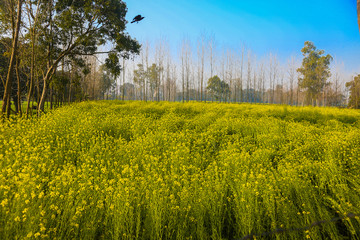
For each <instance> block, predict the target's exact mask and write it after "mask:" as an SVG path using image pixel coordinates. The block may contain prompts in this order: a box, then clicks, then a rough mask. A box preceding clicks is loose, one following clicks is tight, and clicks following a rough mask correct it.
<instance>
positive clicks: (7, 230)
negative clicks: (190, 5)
mask: <svg viewBox="0 0 360 240" xmlns="http://www.w3.org/2000/svg"><path fill="white" fill-rule="evenodd" d="M359 123H360V113H359V112H358V111H356V110H351V109H333V108H314V107H305V108H296V107H281V106H264V105H262V106H261V105H253V104H252V105H251V104H241V105H235V104H209V103H207V104H206V103H187V104H180V103H166V102H159V103H143V102H128V103H125V102H117V101H115V102H111V101H102V102H83V103H79V104H73V105H71V106H66V107H64V108H61V109H57V110H55V111H52V112H50V113H48V114H46V115H43V116H42V117H41V118H39V119H30V120H25V119H15V120H14V121H13V122H5V123H1V127H0V145H1V146H4V147H1V148H0V159H1V161H0V238H1V239H33V238H34V239H35V238H39V239H40V238H44V239H55V238H56V239H129V240H130V239H156V240H157V239H241V238H242V237H244V236H246V235H248V234H250V233H262V232H269V231H274V230H275V229H278V228H284V229H289V228H290V229H293V228H300V227H303V226H310V225H311V223H313V222H316V221H319V220H328V219H332V218H333V217H337V216H344V215H346V214H347V213H349V212H351V213H355V214H359V213H360V206H359V202H360V183H359V170H360V162H359V157H360V142H359V135H360V125H359ZM359 229H360V220H359V219H358V218H357V219H348V218H345V219H343V220H341V221H337V222H331V223H326V224H322V225H321V226H314V227H312V228H311V229H309V230H308V231H288V232H284V233H279V234H277V235H276V236H273V237H271V239H275V238H276V239H306V238H310V239H358V238H359V237H360V232H359Z"/></svg>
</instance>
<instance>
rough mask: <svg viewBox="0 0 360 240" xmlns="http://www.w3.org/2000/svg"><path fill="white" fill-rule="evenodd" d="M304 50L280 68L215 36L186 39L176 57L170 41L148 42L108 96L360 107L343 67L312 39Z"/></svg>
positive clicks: (269, 58)
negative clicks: (228, 46)
mask: <svg viewBox="0 0 360 240" xmlns="http://www.w3.org/2000/svg"><path fill="white" fill-rule="evenodd" d="M300 51H301V53H302V55H303V57H302V60H301V61H300V60H298V59H295V57H290V58H289V59H288V61H287V63H286V64H280V61H279V59H278V57H277V56H276V55H274V54H269V55H268V56H267V57H265V58H261V59H258V58H257V57H256V55H255V54H254V53H253V52H252V51H251V49H249V48H246V47H245V46H242V47H240V48H239V49H222V48H218V47H217V45H216V42H215V40H214V37H206V36H201V37H200V38H199V39H198V41H197V42H196V43H191V42H190V41H189V40H188V39H185V40H183V41H182V43H181V45H180V46H179V49H178V53H177V55H176V54H174V53H173V51H171V49H170V47H169V43H168V42H166V41H163V40H160V41H158V42H157V43H155V44H153V45H151V44H150V43H149V42H147V41H146V42H144V43H142V50H141V52H140V55H139V57H137V58H136V59H135V61H127V63H126V74H125V75H124V76H121V77H120V78H119V79H118V81H117V82H116V81H114V85H113V88H114V89H113V90H112V91H109V92H108V94H109V95H108V98H110V99H115V98H118V99H128V100H145V101H183V102H186V101H219V102H249V103H269V104H288V105H297V106H303V105H313V106H336V107H345V106H347V105H348V106H349V107H357V105H354V104H353V103H352V102H353V101H350V99H351V97H352V96H353V95H354V93H355V92H356V91H358V90H356V89H357V88H356V87H353V90H351V88H350V82H351V83H354V84H355V86H357V84H358V83H356V82H354V80H353V81H350V82H349V80H351V79H348V78H347V77H346V76H344V74H343V72H342V70H341V68H342V67H341V64H335V66H332V67H331V63H332V62H334V59H333V57H332V56H331V55H330V54H325V51H324V50H319V49H317V48H316V46H315V45H314V43H312V42H310V41H307V42H305V44H304V47H303V48H302V49H299V52H300ZM174 55H175V56H174ZM354 79H356V76H355V77H354ZM346 82H348V83H346ZM116 86H117V87H116ZM349 91H350V95H351V96H350V97H349V96H348V94H349ZM355 101H356V100H355Z"/></svg>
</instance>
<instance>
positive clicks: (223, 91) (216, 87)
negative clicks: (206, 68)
mask: <svg viewBox="0 0 360 240" xmlns="http://www.w3.org/2000/svg"><path fill="white" fill-rule="evenodd" d="M206 89H207V90H208V91H209V92H210V93H211V94H212V96H213V97H215V99H216V100H220V101H221V100H223V99H224V100H225V101H226V98H227V96H228V95H229V92H230V86H229V84H227V83H226V82H224V81H222V80H221V79H220V78H219V77H218V76H216V75H215V76H213V77H211V78H209V80H208V84H207V87H206Z"/></svg>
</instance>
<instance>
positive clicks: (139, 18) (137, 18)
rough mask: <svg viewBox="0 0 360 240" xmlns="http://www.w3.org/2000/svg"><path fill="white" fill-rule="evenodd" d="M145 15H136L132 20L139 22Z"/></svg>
mask: <svg viewBox="0 0 360 240" xmlns="http://www.w3.org/2000/svg"><path fill="white" fill-rule="evenodd" d="M144 18H145V17H142V16H141V15H137V16H136V17H134V19H133V20H132V22H131V23H135V22H136V23H138V22H140V21H141V20H143V19H144Z"/></svg>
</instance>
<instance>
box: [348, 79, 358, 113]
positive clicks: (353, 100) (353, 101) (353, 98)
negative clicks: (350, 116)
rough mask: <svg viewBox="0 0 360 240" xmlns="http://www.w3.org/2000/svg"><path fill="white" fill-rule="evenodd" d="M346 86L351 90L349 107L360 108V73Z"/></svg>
mask: <svg viewBox="0 0 360 240" xmlns="http://www.w3.org/2000/svg"><path fill="white" fill-rule="evenodd" d="M346 87H347V88H348V89H349V90H350V98H349V105H348V106H349V107H351V108H356V109H359V108H360V74H358V75H357V76H355V77H354V79H353V80H352V81H350V82H347V83H346Z"/></svg>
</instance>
